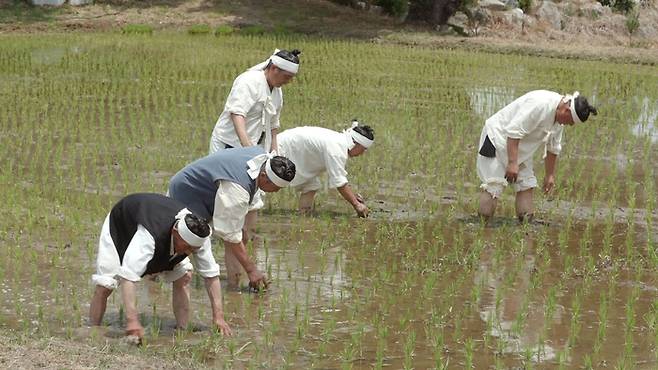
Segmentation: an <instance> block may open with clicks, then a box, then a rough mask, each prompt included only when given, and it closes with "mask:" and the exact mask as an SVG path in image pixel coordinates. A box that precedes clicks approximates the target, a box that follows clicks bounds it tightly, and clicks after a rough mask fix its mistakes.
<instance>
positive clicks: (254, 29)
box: [240, 25, 265, 36]
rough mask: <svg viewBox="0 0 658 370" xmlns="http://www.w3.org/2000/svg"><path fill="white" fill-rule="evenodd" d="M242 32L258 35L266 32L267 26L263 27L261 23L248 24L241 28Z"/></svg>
mask: <svg viewBox="0 0 658 370" xmlns="http://www.w3.org/2000/svg"><path fill="white" fill-rule="evenodd" d="M240 33H241V34H243V35H249V36H257V35H262V34H264V33H265V28H263V26H259V25H254V26H246V27H244V28H241V29H240Z"/></svg>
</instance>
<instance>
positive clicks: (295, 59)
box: [276, 49, 302, 64]
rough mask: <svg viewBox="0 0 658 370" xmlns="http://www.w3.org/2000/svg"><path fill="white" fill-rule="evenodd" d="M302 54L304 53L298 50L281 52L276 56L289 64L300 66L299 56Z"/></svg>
mask: <svg viewBox="0 0 658 370" xmlns="http://www.w3.org/2000/svg"><path fill="white" fill-rule="evenodd" d="M301 53H302V52H301V51H299V50H298V49H292V50H291V51H288V50H279V52H278V53H276V56H278V57H281V58H283V59H285V60H287V61H289V62H292V63H295V64H299V54H301Z"/></svg>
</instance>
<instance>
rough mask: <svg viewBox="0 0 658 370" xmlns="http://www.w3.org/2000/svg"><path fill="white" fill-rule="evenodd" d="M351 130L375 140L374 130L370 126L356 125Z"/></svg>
mask: <svg viewBox="0 0 658 370" xmlns="http://www.w3.org/2000/svg"><path fill="white" fill-rule="evenodd" d="M352 130H354V131H356V132H358V133H360V134H361V135H363V136H365V137H367V138H368V139H370V140H375V130H373V129H372V128H371V127H370V126H368V125H365V126H356V127H355V128H353V129H352Z"/></svg>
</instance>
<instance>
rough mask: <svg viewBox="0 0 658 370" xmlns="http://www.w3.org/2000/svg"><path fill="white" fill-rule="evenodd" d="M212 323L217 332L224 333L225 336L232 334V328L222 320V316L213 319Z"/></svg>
mask: <svg viewBox="0 0 658 370" xmlns="http://www.w3.org/2000/svg"><path fill="white" fill-rule="evenodd" d="M213 324H214V325H215V328H217V329H218V330H219V332H220V333H222V335H225V336H227V337H230V336H231V335H233V330H231V327H230V326H229V325H228V323H227V322H226V321H224V319H223V318H222V319H216V320H213Z"/></svg>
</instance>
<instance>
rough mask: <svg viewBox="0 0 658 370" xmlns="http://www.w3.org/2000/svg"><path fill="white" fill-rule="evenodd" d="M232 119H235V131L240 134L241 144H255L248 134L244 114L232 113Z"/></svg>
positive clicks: (245, 145)
mask: <svg viewBox="0 0 658 370" xmlns="http://www.w3.org/2000/svg"><path fill="white" fill-rule="evenodd" d="M231 121H233V127H235V133H236V134H237V135H238V139H240V144H242V146H244V147H247V146H252V145H254V144H253V143H252V142H251V139H250V138H249V135H247V120H246V119H245V118H244V116H241V115H239V114H233V113H231Z"/></svg>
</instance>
